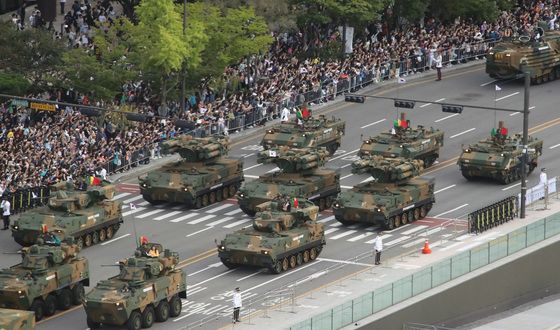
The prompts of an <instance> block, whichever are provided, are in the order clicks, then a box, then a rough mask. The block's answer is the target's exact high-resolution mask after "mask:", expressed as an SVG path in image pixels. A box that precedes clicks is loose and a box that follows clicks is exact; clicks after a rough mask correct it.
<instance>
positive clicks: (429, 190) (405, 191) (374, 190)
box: [333, 156, 435, 230]
mask: <svg viewBox="0 0 560 330" xmlns="http://www.w3.org/2000/svg"><path fill="white" fill-rule="evenodd" d="M423 169H424V164H423V162H422V161H421V160H417V159H405V158H387V157H383V156H369V157H365V158H364V159H361V160H358V161H355V162H354V163H352V173H356V174H363V173H369V174H370V175H371V176H372V177H373V178H374V180H373V181H369V182H365V183H360V184H358V185H357V186H354V187H353V188H352V189H351V190H348V191H343V192H341V193H340V194H339V196H338V198H337V199H336V200H335V201H334V203H333V211H334V215H335V218H336V220H338V221H339V222H341V223H342V224H343V225H349V224H353V223H367V224H375V225H378V226H381V227H383V228H384V229H388V230H391V229H394V228H397V227H400V226H401V225H405V224H407V223H409V222H413V221H416V220H419V219H422V218H424V217H425V216H426V215H427V214H428V212H429V211H430V209H431V208H432V205H433V204H434V202H435V196H434V184H435V180H434V179H433V178H426V177H418V175H419V174H420V173H421V172H422V170H423Z"/></svg>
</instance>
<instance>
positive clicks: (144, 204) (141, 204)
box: [138, 202, 150, 206]
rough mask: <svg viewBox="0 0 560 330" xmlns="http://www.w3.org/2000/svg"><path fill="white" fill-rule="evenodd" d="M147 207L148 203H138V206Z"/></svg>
mask: <svg viewBox="0 0 560 330" xmlns="http://www.w3.org/2000/svg"><path fill="white" fill-rule="evenodd" d="M147 205H150V202H142V203H138V206H147Z"/></svg>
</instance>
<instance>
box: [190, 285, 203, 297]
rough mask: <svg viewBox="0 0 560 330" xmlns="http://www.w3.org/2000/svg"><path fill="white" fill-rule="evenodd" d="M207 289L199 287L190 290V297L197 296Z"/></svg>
mask: <svg viewBox="0 0 560 330" xmlns="http://www.w3.org/2000/svg"><path fill="white" fill-rule="evenodd" d="M206 289H207V287H198V288H194V289H190V291H189V296H190V295H193V294H195V293H198V292H201V291H204V290H206Z"/></svg>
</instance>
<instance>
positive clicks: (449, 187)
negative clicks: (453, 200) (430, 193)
mask: <svg viewBox="0 0 560 330" xmlns="http://www.w3.org/2000/svg"><path fill="white" fill-rule="evenodd" d="M455 186H456V185H455V184H452V185H450V186H447V187H445V188H441V189H439V190H436V191H434V194H437V193H440V192H442V191H446V190H447V189H451V188H453V187H455Z"/></svg>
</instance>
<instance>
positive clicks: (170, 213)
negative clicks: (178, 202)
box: [154, 211, 181, 221]
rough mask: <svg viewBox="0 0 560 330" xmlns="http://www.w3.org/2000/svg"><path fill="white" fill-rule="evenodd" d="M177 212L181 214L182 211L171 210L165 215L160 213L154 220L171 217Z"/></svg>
mask: <svg viewBox="0 0 560 330" xmlns="http://www.w3.org/2000/svg"><path fill="white" fill-rule="evenodd" d="M177 214H181V211H173V212H169V213H167V214H164V215H160V216H159V217H157V218H154V220H158V221H159V220H163V219H167V218H171V217H172V216H174V215H177Z"/></svg>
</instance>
